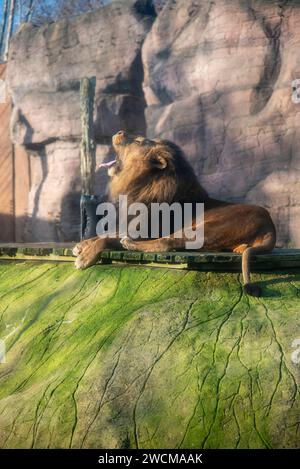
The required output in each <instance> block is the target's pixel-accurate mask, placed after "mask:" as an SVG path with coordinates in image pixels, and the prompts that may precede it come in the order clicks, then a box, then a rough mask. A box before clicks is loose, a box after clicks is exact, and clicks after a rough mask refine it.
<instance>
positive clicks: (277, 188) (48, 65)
mask: <svg viewBox="0 0 300 469" xmlns="http://www.w3.org/2000/svg"><path fill="white" fill-rule="evenodd" d="M140 5H141V2H139V4H137V2H136V3H135V2H133V1H125V2H114V3H112V4H111V5H109V6H107V7H105V8H104V9H103V10H102V11H100V12H98V13H93V14H88V15H83V16H81V17H78V18H76V19H74V20H72V21H63V22H60V23H57V24H50V25H46V26H44V27H42V28H41V29H38V28H35V27H34V26H31V25H28V26H26V27H24V28H23V29H21V31H19V33H18V34H17V35H16V37H15V39H14V41H13V44H12V47H11V52H10V60H9V67H8V75H9V85H10V88H11V91H12V96H13V101H14V114H13V119H12V134H13V140H14V142H15V143H18V144H21V145H24V146H25V147H26V148H27V151H28V152H30V154H31V155H32V156H31V161H32V173H33V176H32V185H31V191H30V196H29V218H28V223H27V224H26V230H25V231H24V239H28V240H29V239H30V240H31V239H32V238H33V237H35V239H39V240H47V239H51V240H69V239H75V238H76V237H77V234H78V221H79V211H78V208H77V207H78V198H79V192H80V179H79V145H78V143H79V139H80V110H79V101H78V85H79V79H80V78H82V77H83V76H93V75H94V76H96V78H97V90H96V105H95V131H96V138H97V143H98V145H99V147H98V151H97V154H98V157H97V158H98V161H102V160H104V159H105V158H106V157H107V156H108V154H109V152H110V151H111V150H110V146H109V140H110V137H111V135H112V134H113V133H114V132H115V131H117V130H119V129H120V128H124V127H125V128H127V129H129V130H133V131H135V132H142V133H145V132H147V134H148V136H149V137H152V136H161V137H165V138H169V139H171V140H173V141H175V142H176V143H178V144H179V145H180V146H182V147H183V149H184V150H185V152H186V155H187V157H188V158H189V159H190V161H191V163H192V164H193V166H194V168H195V170H196V172H197V174H198V176H199V179H200V180H201V182H202V184H203V185H204V186H205V188H206V189H207V190H208V191H209V193H210V194H211V195H213V196H217V197H220V198H224V199H227V200H232V201H243V202H248V203H257V204H260V205H264V206H266V207H267V208H269V209H270V211H271V213H272V215H273V218H274V220H275V223H276V225H277V228H278V239H279V243H283V244H288V243H291V244H293V245H295V246H297V245H300V182H299V181H300V177H299V176H300V157H299V152H300V150H299V148H298V147H299V145H298V140H299V137H300V126H299V112H300V104H295V103H294V102H293V101H292V86H291V84H292V81H293V80H294V79H296V78H300V56H299V43H300V38H299V31H300V4H299V2H297V1H292V0H288V1H262V0H257V1H255V0H253V1H251V0H243V1H242V2H241V1H238V0H231V1H225V0H220V1H218V2H213V1H206V0H169V1H167V3H166V5H165V7H164V8H163V9H162V10H160V11H159V12H158V16H157V17H156V18H154V16H153V15H152V11H151V9H150V10H149V11H147V10H146V9H145V8H144V10H142V9H141V8H140ZM145 11H146V13H145ZM149 13H151V14H149ZM151 25H152V26H151ZM34 155H35V156H34ZM35 167H36V168H37V169H36V170H35V169H34V168H35ZM96 185H97V192H98V193H99V192H101V191H103V187H104V185H105V177H104V175H103V174H98V175H97V179H96ZM41 220H42V222H40V221H41ZM53 220H55V222H54V221H53ZM39 223H40V224H39ZM48 225H49V226H48ZM45 227H46V228H47V229H45Z"/></svg>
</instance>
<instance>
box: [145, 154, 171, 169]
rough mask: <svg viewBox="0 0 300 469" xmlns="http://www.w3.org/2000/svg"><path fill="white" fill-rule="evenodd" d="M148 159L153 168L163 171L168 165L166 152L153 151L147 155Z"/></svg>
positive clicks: (168, 156)
mask: <svg viewBox="0 0 300 469" xmlns="http://www.w3.org/2000/svg"><path fill="white" fill-rule="evenodd" d="M148 158H149V159H150V162H151V165H152V166H153V167H154V168H158V169H165V168H167V166H168V164H169V159H170V155H169V153H168V152H167V151H161V150H156V149H153V150H151V151H150V152H149V153H148Z"/></svg>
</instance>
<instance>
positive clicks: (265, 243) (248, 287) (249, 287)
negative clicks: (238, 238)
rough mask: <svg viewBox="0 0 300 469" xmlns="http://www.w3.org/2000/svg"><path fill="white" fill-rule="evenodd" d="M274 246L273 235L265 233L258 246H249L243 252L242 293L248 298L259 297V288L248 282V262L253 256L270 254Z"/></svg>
mask: <svg viewBox="0 0 300 469" xmlns="http://www.w3.org/2000/svg"><path fill="white" fill-rule="evenodd" d="M274 246H275V234H274V233H273V232H269V233H267V234H266V235H265V236H264V237H263V239H262V240H261V241H260V242H259V244H258V243H257V244H255V245H254V246H251V247H249V248H247V249H245V251H244V252H243V255H242V273H243V281H244V291H245V293H247V294H248V295H250V296H261V288H260V287H259V286H258V285H256V284H255V283H251V282H250V260H251V257H252V256H253V255H255V254H262V253H265V252H270V251H272V249H273V248H274Z"/></svg>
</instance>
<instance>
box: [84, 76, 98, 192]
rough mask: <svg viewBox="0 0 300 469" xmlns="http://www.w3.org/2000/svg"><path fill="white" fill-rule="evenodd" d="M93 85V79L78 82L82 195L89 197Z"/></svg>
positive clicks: (91, 176)
mask: <svg viewBox="0 0 300 469" xmlns="http://www.w3.org/2000/svg"><path fill="white" fill-rule="evenodd" d="M95 85H96V78H95V77H93V78H83V79H82V80H81V82H80V106H81V126H82V139H81V183H82V186H81V187H82V189H81V193H82V195H91V193H92V189H93V177H94V171H95V152H96V149H95V142H94V128H93V127H94V125H93V114H94V97H95Z"/></svg>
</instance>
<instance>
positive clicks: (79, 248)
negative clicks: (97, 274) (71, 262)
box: [72, 239, 92, 256]
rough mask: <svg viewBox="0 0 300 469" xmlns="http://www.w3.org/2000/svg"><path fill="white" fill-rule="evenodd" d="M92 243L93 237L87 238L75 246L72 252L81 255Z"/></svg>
mask: <svg viewBox="0 0 300 469" xmlns="http://www.w3.org/2000/svg"><path fill="white" fill-rule="evenodd" d="M91 244H92V239H85V240H84V241H81V242H80V243H78V244H76V246H74V248H73V250H72V252H73V254H74V256H79V254H80V253H81V252H82V251H83V250H84V249H85V248H86V247H87V246H89V245H91Z"/></svg>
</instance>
